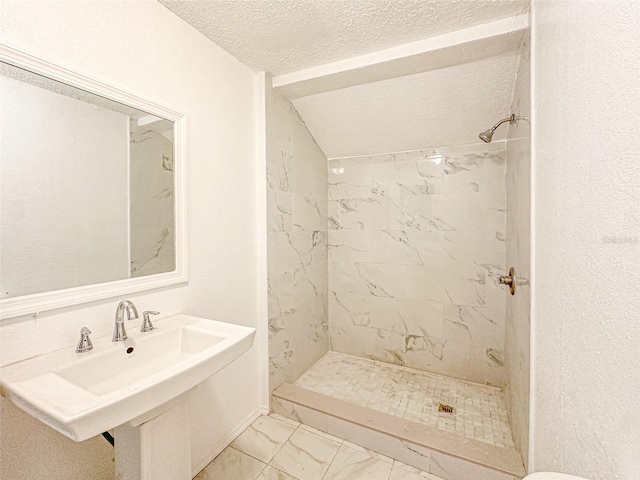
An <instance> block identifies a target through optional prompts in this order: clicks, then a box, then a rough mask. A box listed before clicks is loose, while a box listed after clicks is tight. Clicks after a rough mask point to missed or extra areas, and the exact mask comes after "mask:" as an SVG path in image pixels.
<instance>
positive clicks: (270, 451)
mask: <svg viewBox="0 0 640 480" xmlns="http://www.w3.org/2000/svg"><path fill="white" fill-rule="evenodd" d="M296 428H297V427H295V426H293V425H291V424H289V423H286V422H284V421H282V420H278V419H277V418H274V417H271V416H261V417H260V418H258V419H257V420H256V421H255V422H253V423H252V424H251V425H250V426H249V427H248V428H247V429H246V430H245V431H244V432H242V433H241V434H240V436H239V437H238V438H236V439H235V440H234V441H233V443H232V444H231V446H232V447H233V448H235V449H237V450H240V451H241V452H244V453H246V454H247V455H251V456H252V457H254V458H257V459H258V460H261V461H263V462H265V463H269V462H270V461H271V459H272V458H273V457H274V455H275V454H276V453H277V452H278V450H280V448H281V447H282V445H284V443H285V442H286V441H287V440H288V439H289V437H290V436H291V434H292V433H293V432H294V431H295V430H296Z"/></svg>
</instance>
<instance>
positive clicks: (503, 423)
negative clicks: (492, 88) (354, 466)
mask: <svg viewBox="0 0 640 480" xmlns="http://www.w3.org/2000/svg"><path fill="white" fill-rule="evenodd" d="M527 49H528V43H527V41H525V44H524V45H523V47H522V55H521V60H520V66H519V71H518V77H517V80H516V88H515V91H514V97H513V105H512V106H511V108H512V109H513V110H514V111H515V112H514V113H516V114H517V115H518V116H519V117H521V118H520V120H519V121H518V122H517V123H516V124H514V125H510V126H509V130H508V134H507V138H506V139H505V140H502V141H494V142H492V143H482V142H480V141H479V140H478V139H470V141H469V144H467V145H461V146H433V145H431V146H429V145H428V142H427V140H425V143H426V145H425V148H424V149H422V150H412V151H399V152H394V153H384V154H379V155H368V156H359V157H350V158H331V159H327V158H326V157H325V155H324V154H323V152H322V150H321V149H320V148H319V147H318V145H317V144H316V142H315V140H314V138H313V136H312V134H311V132H309V130H308V128H307V127H306V125H305V123H304V121H303V119H302V118H301V117H300V116H299V115H298V113H297V111H296V109H295V107H294V106H293V104H292V103H291V102H289V101H288V100H287V99H286V98H285V97H284V96H283V95H281V94H280V93H278V92H277V91H276V90H274V89H272V88H271V87H270V85H268V86H267V92H266V98H267V106H266V112H267V114H266V121H267V189H268V198H267V207H268V262H269V265H268V276H269V367H270V371H269V373H270V391H271V392H274V391H275V392H276V395H275V400H274V398H273V397H272V407H274V409H275V410H276V411H277V412H278V413H283V414H289V416H292V417H294V418H296V419H297V420H304V419H302V418H299V417H300V416H302V413H303V412H306V413H305V415H310V412H311V411H310V410H305V404H304V401H303V400H300V401H298V400H295V398H294V399H293V400H292V398H289V397H287V395H286V394H283V393H282V392H283V390H282V389H278V387H279V386H281V385H283V384H284V385H285V386H286V385H288V384H292V385H294V386H295V387H296V388H298V389H299V390H295V391H296V392H303V394H302V397H304V396H305V394H304V392H307V391H308V392H313V394H320V397H319V398H321V399H323V398H324V399H325V400H327V399H332V401H333V399H338V400H340V401H344V402H348V403H349V404H350V405H356V406H358V407H364V408H365V410H362V411H360V410H356V412H363V415H364V416H365V417H366V416H367V415H368V414H367V412H370V411H375V412H376V413H375V414H372V418H381V419H382V420H380V421H381V422H383V423H384V421H385V418H386V419H388V418H396V419H397V420H402V421H408V422H411V423H409V424H404V423H403V425H405V426H406V425H408V428H409V429H412V428H413V426H416V425H417V426H418V428H423V429H424V431H425V432H430V433H429V434H430V435H431V434H433V432H436V433H435V435H438V434H437V432H438V431H440V432H443V434H444V432H446V434H447V435H449V434H453V436H451V437H446V435H445V437H446V438H447V439H448V440H447V441H449V443H448V444H447V445H448V447H447V448H444V451H446V452H447V453H450V454H452V455H453V456H454V457H456V456H461V457H462V458H464V454H462V453H460V452H458V451H457V450H456V448H457V447H456V442H459V443H460V444H464V443H465V442H466V443H467V444H468V442H469V441H471V443H472V444H473V445H475V446H476V447H477V448H478V449H479V451H483V452H484V453H483V455H485V456H491V455H494V456H496V457H504V458H506V459H507V460H506V463H509V462H512V463H513V459H514V458H517V460H515V463H516V464H519V465H520V467H517V468H515V469H513V468H512V469H511V470H510V469H509V468H506V467H504V468H502V469H501V467H500V465H501V464H500V461H496V462H493V463H492V462H489V461H488V462H487V465H488V466H490V467H491V468H496V469H497V470H498V471H502V473H500V474H498V473H496V471H494V470H487V471H483V472H481V471H471V470H470V471H471V472H472V473H471V475H480V476H479V477H478V478H485V477H483V476H482V475H489V476H488V477H487V478H501V479H502V478H509V479H511V478H518V475H519V473H518V471H520V470H521V467H522V463H523V462H522V459H523V458H524V459H525V460H526V448H527V445H526V437H527V429H528V427H527V425H528V420H527V416H526V415H527V414H526V412H527V411H528V409H527V407H526V405H527V398H528V388H529V386H528V381H527V375H528V356H529V352H528V337H527V336H526V334H525V332H527V331H528V321H529V320H528V308H527V306H528V302H529V300H528V286H527V281H526V277H527V276H528V273H529V272H528V264H527V258H528V244H527V241H528V221H529V216H528V205H527V204H526V202H525V198H526V196H527V193H528V185H529V182H530V178H529V177H528V166H527V165H528V164H527V161H528V155H529V152H530V147H529V144H530V141H529V137H528V118H527V116H528V114H529V100H528V95H529V92H528V69H529V65H528V55H527ZM491 122H493V119H487V123H491ZM483 128H485V126H484V125H479V126H478V131H481V130H482V129H483ZM505 129H506V128H505ZM512 265H513V266H515V267H516V268H517V275H518V274H520V273H522V274H523V276H522V277H518V278H519V280H518V282H519V286H518V288H517V289H518V295H517V296H514V297H511V295H509V293H508V289H507V288H505V287H504V286H503V285H499V284H498V277H499V276H501V275H505V274H506V272H507V271H508V269H509V267H510V266H512ZM300 389H301V390H300ZM323 396H324V397H323ZM294 397H295V395H294ZM283 398H286V401H284V402H283V400H282V399H283ZM312 403H313V402H312ZM296 404H297V405H296ZM320 404H322V401H321V402H320ZM283 405H284V406H283ZM341 405H346V404H341ZM442 407H445V410H442ZM447 407H453V408H452V410H453V411H452V412H451V411H448V410H446V408H447ZM313 408H316V409H318V408H319V407H317V405H316V406H315V407H312V409H313ZM287 409H288V410H287ZM338 410H339V408H338ZM378 414H385V415H390V416H391V417H379V416H378ZM328 415H329V416H331V415H336V413H335V412H329V414H328ZM337 415H338V416H339V414H337ZM355 416H358V415H355ZM316 417H317V415H316V414H312V415H311V418H312V422H311V423H313V422H314V421H315V420H313V419H315V418H316ZM328 418H329V417H327V418H326V419H323V420H320V421H319V422H320V424H326V423H330V422H331V420H327V419H328ZM367 422H369V423H371V422H373V421H371V420H370V419H367V420H366V421H365V420H363V423H367ZM373 423H375V422H373ZM313 426H316V427H318V425H313ZM318 428H319V427H318ZM374 428H375V427H374ZM429 429H435V430H429ZM329 433H332V432H329ZM423 433H424V432H423ZM456 439H458V440H456ZM474 442H477V443H474ZM427 443H428V441H427ZM436 443H438V442H436ZM366 446H367V447H368V448H371V446H370V445H366ZM474 448H475V447H474ZM384 449H385V448H384V447H382V448H380V449H379V450H384ZM436 450H441V451H442V450H443V449H442V448H440V446H439V445H438V446H437V448H436ZM503 452H504V453H503ZM381 453H384V454H388V455H390V456H392V454H391V453H390V452H389V451H383V452H381ZM432 457H433V455H432ZM402 461H406V462H408V463H411V461H410V459H409V460H407V459H406V458H402ZM473 462H476V463H480V464H483V462H482V461H479V462H478V461H477V458H476V459H475V460H472V463H473ZM441 463H442V462H441ZM472 463H471V464H469V465H472ZM456 465H457V466H456V467H455V468H456V469H459V468H462V469H465V468H467V467H468V466H467V465H464V466H462V467H461V466H460V465H458V464H456ZM483 465H484V464H483ZM496 465H497V466H496ZM505 465H506V464H505ZM413 466H415V467H418V468H421V469H423V470H425V471H430V472H432V473H436V474H438V473H439V474H441V475H443V476H446V475H445V474H444V472H443V470H440V468H441V466H433V468H432V469H430V466H429V464H428V463H427V464H425V463H424V462H423V460H420V461H417V462H416V463H414V464H413ZM470 468H471V467H470ZM487 472H490V473H487ZM491 472H493V473H491ZM504 472H507V473H508V474H509V475H512V476H508V475H507V476H504V477H502V476H499V475H505V473H504ZM491 475H494V476H491ZM495 475H498V476H495ZM447 478H448V477H447Z"/></svg>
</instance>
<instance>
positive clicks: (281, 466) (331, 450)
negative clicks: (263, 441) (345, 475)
mask: <svg viewBox="0 0 640 480" xmlns="http://www.w3.org/2000/svg"><path fill="white" fill-rule="evenodd" d="M339 448H340V443H338V442H335V441H333V440H329V439H328V438H326V437H321V436H320V435H316V434H315V433H311V432H309V431H307V430H303V429H301V428H298V430H296V431H295V432H294V433H293V435H291V437H290V438H289V440H287V442H286V443H285V444H284V446H283V447H282V448H281V449H280V451H279V452H278V453H277V454H276V456H275V457H274V458H273V460H272V461H271V466H273V467H275V468H277V469H278V470H281V471H283V472H285V473H288V474H290V475H293V476H294V477H296V478H298V479H300V480H321V479H322V478H323V476H324V474H325V473H326V472H327V470H328V469H329V466H330V465H331V462H332V461H333V458H334V457H335V455H336V453H337V452H338V449H339Z"/></svg>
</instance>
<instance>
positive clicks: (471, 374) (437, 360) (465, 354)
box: [403, 337, 504, 386]
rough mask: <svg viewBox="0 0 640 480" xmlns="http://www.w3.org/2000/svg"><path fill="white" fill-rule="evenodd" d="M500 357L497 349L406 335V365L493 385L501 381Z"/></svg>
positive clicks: (502, 379) (501, 367)
mask: <svg viewBox="0 0 640 480" xmlns="http://www.w3.org/2000/svg"><path fill="white" fill-rule="evenodd" d="M502 357H503V352H502V351H501V350H498V349H492V348H490V347H486V346H476V345H469V344H465V343H457V342H452V341H450V340H441V339H439V338H433V337H407V346H406V351H405V353H404V355H403V358H404V365H406V366H407V367H411V368H416V369H419V370H426V371H429V372H433V373H437V374H440V375H450V376H452V377H456V378H464V379H467V380H470V381H473V382H478V383H483V384H488V385H494V386H502V385H503V383H504V367H503V360H502Z"/></svg>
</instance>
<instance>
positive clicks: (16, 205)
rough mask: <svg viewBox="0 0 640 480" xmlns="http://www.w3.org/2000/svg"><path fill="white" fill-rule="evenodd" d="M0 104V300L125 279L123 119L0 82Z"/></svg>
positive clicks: (125, 154) (10, 82) (20, 85)
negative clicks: (0, 174) (0, 101)
mask: <svg viewBox="0 0 640 480" xmlns="http://www.w3.org/2000/svg"><path fill="white" fill-rule="evenodd" d="M0 98H1V99H2V108H1V111H0V170H1V171H2V176H1V177H0V205H2V208H1V209H0V225H2V229H1V232H0V245H1V248H0V264H1V265H2V268H1V269H0V298H12V297H17V296H20V295H28V294H32V293H40V292H44V291H48V290H60V289H63V288H71V287H77V286H81V285H88V284H93V283H102V282H108V281H111V280H121V279H123V278H129V221H128V218H129V215H128V212H127V210H128V208H129V193H128V190H129V182H128V178H129V159H128V157H129V153H128V143H129V117H127V116H126V115H123V114H121V113H116V112H112V111H109V110H106V109H103V108H99V107H96V106H94V105H90V104H88V103H85V102H82V101H80V100H76V99H74V98H70V97H66V96H64V95H61V94H59V93H54V92H51V91H49V90H46V89H44V88H39V87H36V86H33V85H30V84H28V83H25V82H21V81H18V80H14V79H12V78H9V77H5V76H2V77H1V79H0ZM79 199H81V201H78V200H79Z"/></svg>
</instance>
